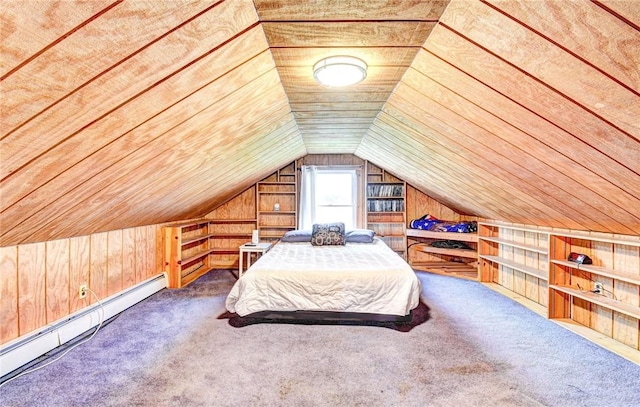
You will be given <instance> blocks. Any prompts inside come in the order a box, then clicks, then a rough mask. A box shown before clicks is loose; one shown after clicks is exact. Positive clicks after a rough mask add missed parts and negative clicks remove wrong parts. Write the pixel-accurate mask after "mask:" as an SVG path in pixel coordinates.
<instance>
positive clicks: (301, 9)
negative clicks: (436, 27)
mask: <svg viewBox="0 0 640 407" xmlns="http://www.w3.org/2000/svg"><path fill="white" fill-rule="evenodd" d="M254 3H255V5H256V9H257V10H258V14H259V15H260V18H261V19H262V20H266V21H282V20H285V21H286V20H294V21H295V20H299V19H300V18H301V16H304V18H305V19H306V20H389V19H394V20H416V19H422V20H431V21H437V20H438V17H439V16H440V15H441V14H442V11H443V10H444V9H445V8H446V6H447V4H448V3H449V2H448V0H438V1H420V0H410V1H403V2H401V3H399V4H395V2H389V1H388V0H369V1H366V2H353V1H344V0H329V1H323V2H320V3H318V2H313V3H304V4H300V3H291V2H274V1H270V0H255V1H254ZM354 5H357V7H354Z"/></svg>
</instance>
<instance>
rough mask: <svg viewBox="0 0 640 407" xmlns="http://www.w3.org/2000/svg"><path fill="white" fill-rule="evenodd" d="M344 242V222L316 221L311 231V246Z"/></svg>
mask: <svg viewBox="0 0 640 407" xmlns="http://www.w3.org/2000/svg"><path fill="white" fill-rule="evenodd" d="M345 243H346V239H345V237H344V223H342V222H339V223H316V224H314V225H313V229H312V231H311V244H312V245H313V246H338V245H342V246H344V244H345Z"/></svg>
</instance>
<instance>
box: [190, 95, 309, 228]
mask: <svg viewBox="0 0 640 407" xmlns="http://www.w3.org/2000/svg"><path fill="white" fill-rule="evenodd" d="M286 110H287V109H286V107H285V108H284V109H282V111H281V112H280V114H279V115H275V117H279V119H277V120H280V119H282V120H283V122H282V123H280V124H278V123H277V121H275V122H269V127H271V126H273V128H274V130H273V131H267V135H266V136H264V137H261V138H260V139H259V140H257V141H253V142H252V141H251V140H247V142H248V143H249V144H251V147H252V148H253V149H254V151H252V152H250V153H248V154H249V155H248V156H249V157H251V159H249V160H229V161H225V162H224V163H222V162H220V165H224V166H223V167H220V168H213V169H212V171H215V173H216V174H217V177H216V179H215V180H214V179H213V178H211V181H212V182H211V184H210V185H208V186H207V188H204V189H202V190H201V191H198V192H196V193H195V194H194V199H196V200H198V201H199V202H202V203H201V204H200V205H197V206H195V207H194V208H195V209H194V210H193V211H192V212H190V213H188V214H184V215H185V216H192V217H193V216H196V217H202V216H204V215H205V214H206V213H208V212H209V211H211V209H212V208H215V207H216V206H217V205H219V204H220V203H223V202H225V201H227V200H228V199H229V198H231V197H233V196H235V195H237V194H238V193H239V192H241V191H242V190H244V189H245V188H247V187H249V186H250V185H252V184H255V183H256V182H258V181H260V180H261V179H262V178H263V177H264V174H265V173H267V174H270V173H273V172H275V171H276V170H278V169H279V168H281V167H283V166H285V165H287V164H288V163H290V162H291V161H292V160H293V159H294V158H292V155H294V153H295V157H300V156H302V155H304V145H303V144H302V142H301V139H300V137H299V133H298V131H297V129H296V125H295V122H294V121H293V120H292V118H291V114H290V113H287V112H285V111H286ZM245 152H246V150H245ZM274 152H275V153H274ZM256 168H262V170H263V172H261V173H260V175H254V176H253V177H250V176H248V175H247V174H255V171H256Z"/></svg>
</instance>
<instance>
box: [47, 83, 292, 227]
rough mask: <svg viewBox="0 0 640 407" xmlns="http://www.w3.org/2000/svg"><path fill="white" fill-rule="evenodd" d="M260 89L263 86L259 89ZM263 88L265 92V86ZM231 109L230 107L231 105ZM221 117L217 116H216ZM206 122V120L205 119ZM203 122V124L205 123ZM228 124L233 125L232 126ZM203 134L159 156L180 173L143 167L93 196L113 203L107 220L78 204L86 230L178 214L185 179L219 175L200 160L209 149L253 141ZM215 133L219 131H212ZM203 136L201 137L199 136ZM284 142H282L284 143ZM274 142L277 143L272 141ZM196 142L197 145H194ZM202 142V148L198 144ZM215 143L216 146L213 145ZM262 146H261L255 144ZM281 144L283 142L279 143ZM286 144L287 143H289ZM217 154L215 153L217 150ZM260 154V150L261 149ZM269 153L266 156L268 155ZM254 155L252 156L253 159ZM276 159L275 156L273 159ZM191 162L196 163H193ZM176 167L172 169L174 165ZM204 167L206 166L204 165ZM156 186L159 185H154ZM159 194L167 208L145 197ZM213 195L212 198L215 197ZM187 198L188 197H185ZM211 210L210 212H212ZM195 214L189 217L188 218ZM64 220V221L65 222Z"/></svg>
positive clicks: (255, 107) (211, 165)
mask: <svg viewBox="0 0 640 407" xmlns="http://www.w3.org/2000/svg"><path fill="white" fill-rule="evenodd" d="M257 87H258V88H260V86H257ZM262 89H265V87H264V86H262ZM265 100H266V102H265V103H269V100H268V98H266V97H265ZM241 101H242V99H241V100H239V101H237V102H234V104H235V103H240V102H241ZM245 105H246V106H247V107H248V108H250V109H253V110H260V108H261V106H260V105H259V104H255V103H254V104H246V103H245ZM270 106H275V104H271V105H270ZM227 107H229V106H227ZM246 114H247V117H253V118H256V117H257V118H259V117H260V114H259V113H256V112H252V113H248V112H247V113H246ZM265 114H267V115H268V114H269V109H266V113H265ZM215 116H218V115H213V114H212V117H215ZM219 116H220V117H226V116H225V115H224V114H222V115H219ZM203 120H204V119H203ZM204 122H206V126H211V125H212V124H211V123H214V124H217V125H221V123H223V122H224V121H217V123H216V121H215V120H204ZM204 122H203V125H205V123H204ZM227 125H231V124H230V123H229V124H227ZM202 131H203V133H202V134H195V135H193V136H195V137H193V138H192V144H188V143H187V141H185V140H183V142H182V143H181V145H180V146H179V147H176V148H174V149H172V150H170V151H166V152H165V153H164V154H163V155H160V156H158V157H156V161H158V162H160V163H163V165H164V166H165V168H174V169H175V168H179V169H180V171H172V172H171V174H158V173H157V169H155V168H154V167H149V168H146V167H140V168H138V169H137V170H136V171H135V172H133V173H130V174H127V179H126V180H124V181H122V182H119V183H114V184H111V185H109V187H106V188H104V189H103V190H102V192H101V193H99V195H98V196H95V197H93V198H92V199H91V200H90V203H91V205H98V206H101V205H102V204H103V203H101V201H104V204H109V205H110V207H111V209H110V213H109V217H105V216H104V215H101V216H99V215H98V214H95V213H93V212H91V211H90V210H89V208H90V207H91V206H86V203H78V204H77V205H78V208H76V209H74V210H77V211H81V212H85V211H86V212H87V213H86V214H84V213H83V216H82V218H83V221H84V222H86V224H85V228H87V229H88V230H90V231H91V232H94V231H96V230H100V228H104V229H108V228H109V226H110V225H111V224H112V223H113V220H112V219H119V220H121V221H122V222H146V220H147V219H151V218H156V217H158V216H162V213H161V211H163V210H166V211H168V212H173V213H175V209H174V208H173V207H174V202H175V200H176V199H178V200H179V199H181V198H182V197H181V194H180V192H179V188H180V186H182V185H183V184H185V177H186V176H187V175H188V176H189V177H197V176H198V171H200V170H202V171H209V172H210V173H212V174H215V173H216V172H215V170H216V167H215V165H214V162H212V161H210V160H206V161H199V160H200V159H202V158H208V157H209V156H210V154H211V153H209V152H208V150H211V149H212V148H214V147H215V145H221V144H226V145H227V146H231V145H233V146H232V147H235V146H237V145H243V144H244V143H248V144H251V140H250V138H249V139H245V140H243V141H242V142H241V143H235V144H234V143H233V142H231V141H230V140H233V139H234V138H235V139H236V140H237V137H240V136H242V134H237V133H235V132H232V134H228V137H231V138H230V139H229V140H225V138H222V137H220V138H215V139H212V138H211V137H202V135H208V134H211V133H210V132H208V131H207V130H206V129H203V130H202ZM212 133H213V134H215V133H216V132H215V131H214V132H212ZM199 136H200V137H199ZM280 141H281V142H282V140H280ZM272 142H273V141H272ZM194 143H195V144H194ZM198 143H200V145H199V144H198ZM212 144H213V146H212ZM253 144H254V145H256V146H258V147H256V148H259V143H255V142H254V143H253ZM279 144H281V143H279ZM285 145H286V143H285ZM214 151H215V150H214ZM258 151H260V150H258ZM291 152H292V151H291V150H289V151H287V150H284V151H283V152H282V153H283V154H287V155H288V154H291ZM216 154H218V157H219V156H220V155H222V154H223V152H222V151H218V152H217V153H216ZM265 154H266V153H265ZM251 155H253V154H250V156H251ZM270 158H271V159H273V155H271V157H270ZM190 162H194V163H195V164H193V163H190ZM215 162H216V163H220V164H222V163H224V162H225V160H219V161H215ZM174 163H175V167H172V165H174ZM203 165H204V166H203ZM254 165H255V164H254ZM203 179H209V184H210V186H212V187H213V186H215V184H216V178H210V177H205V178H203ZM154 183H155V184H154ZM197 189H198V190H202V191H204V193H209V194H211V195H214V194H215V190H212V191H205V190H206V189H207V188H206V186H205V185H203V184H202V183H200V184H199V187H198V188H197ZM158 191H165V196H166V198H163V199H164V202H165V203H164V205H159V198H158V199H156V200H155V201H149V200H148V199H146V198H145V197H146V196H148V194H156V195H157V194H158ZM211 195H209V196H211ZM185 199H186V198H185ZM131 207H134V208H135V209H136V214H135V215H131V212H130V209H131ZM210 208H211V207H208V208H207V209H210ZM206 212H207V211H203V212H202V213H200V214H199V215H200V216H202V215H204V214H206ZM125 215H128V216H129V218H126V217H125ZM190 215H193V214H186V217H193V216H190ZM161 218H163V219H168V218H167V217H165V216H162V217H161ZM63 221H64V219H63ZM76 225H77V223H74V224H71V223H69V224H68V227H72V228H75V227H77V226H76ZM56 228H59V229H58V230H60V231H63V232H65V233H73V230H66V231H65V230H64V229H62V226H60V225H58V226H56Z"/></svg>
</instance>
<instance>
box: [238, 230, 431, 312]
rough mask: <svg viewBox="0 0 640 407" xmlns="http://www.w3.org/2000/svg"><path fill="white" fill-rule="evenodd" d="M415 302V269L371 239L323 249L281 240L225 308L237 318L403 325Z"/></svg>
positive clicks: (241, 283) (244, 279) (417, 290)
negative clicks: (315, 317)
mask: <svg viewBox="0 0 640 407" xmlns="http://www.w3.org/2000/svg"><path fill="white" fill-rule="evenodd" d="M419 302H420V282H419V280H418V278H417V277H416V275H415V273H414V271H413V269H412V268H411V267H410V266H409V265H408V264H407V263H406V262H405V261H404V260H403V259H402V258H401V257H400V256H398V255H397V254H396V253H395V252H393V251H392V250H391V249H390V248H389V247H388V246H387V245H386V244H385V243H384V242H383V241H382V240H381V239H379V238H377V237H374V238H372V241H371V243H354V242H349V241H347V242H346V244H343V245H323V246H314V245H312V244H311V243H309V242H307V241H302V242H282V241H281V242H279V243H277V244H276V245H275V246H274V247H273V248H272V249H271V250H270V251H269V252H267V253H265V254H264V255H263V256H262V257H261V258H260V259H258V260H257V261H256V262H255V263H254V264H253V265H252V266H251V267H250V268H249V269H248V270H247V271H246V272H245V273H244V274H243V276H242V277H241V278H239V279H238V281H237V282H236V283H235V284H234V286H233V288H232V289H231V292H230V293H229V295H228V296H227V299H226V307H227V309H228V310H229V311H230V312H233V313H236V314H237V315H239V316H241V317H244V316H260V317H264V316H265V315H271V316H274V315H275V316H274V318H275V317H281V316H283V315H288V316H291V315H292V314H297V313H302V314H303V315H305V317H308V316H309V315H310V314H311V313H317V314H319V315H325V316H327V315H333V316H334V317H335V315H343V316H344V315H349V316H351V317H352V316H354V315H356V316H357V315H361V316H362V317H363V319H367V318H370V319H374V320H382V319H380V317H384V316H389V317H390V318H394V317H397V318H396V320H405V321H406V320H407V318H408V319H409V320H410V315H411V310H412V309H414V308H415V307H417V306H418V304H419ZM274 313H275V314H274Z"/></svg>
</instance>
